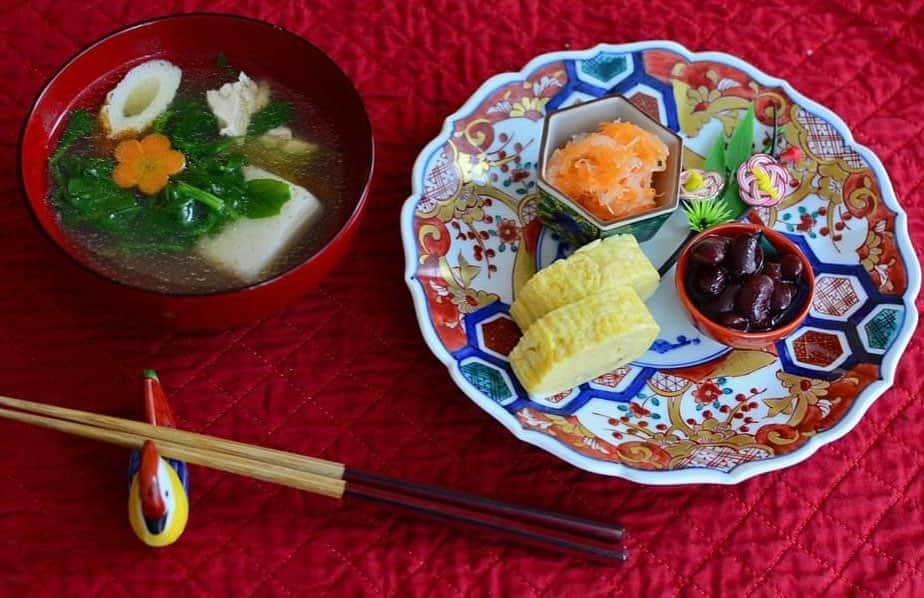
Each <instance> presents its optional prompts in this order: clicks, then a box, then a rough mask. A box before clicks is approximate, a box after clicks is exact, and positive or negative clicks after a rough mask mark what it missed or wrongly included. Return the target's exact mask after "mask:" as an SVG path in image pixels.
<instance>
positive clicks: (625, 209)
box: [546, 121, 668, 222]
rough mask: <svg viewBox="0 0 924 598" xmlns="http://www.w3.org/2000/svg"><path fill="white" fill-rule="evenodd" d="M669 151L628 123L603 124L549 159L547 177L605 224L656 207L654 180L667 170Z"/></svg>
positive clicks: (650, 136)
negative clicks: (658, 174) (653, 178)
mask: <svg viewBox="0 0 924 598" xmlns="http://www.w3.org/2000/svg"><path fill="white" fill-rule="evenodd" d="M667 156H668V149H667V146H666V145H665V144H664V142H663V141H661V140H660V139H658V137H657V136H655V135H653V134H651V133H649V132H648V131H645V130H644V129H642V128H641V127H638V126H637V125H634V124H632V123H628V122H621V121H613V122H603V123H600V126H599V128H598V130H597V131H596V132H593V133H586V134H582V135H576V136H575V137H574V138H572V140H571V141H569V142H568V143H567V144H565V146H564V147H561V148H558V149H556V150H555V152H554V153H553V154H552V156H551V158H550V159H549V163H548V166H547V168H546V177H547V179H548V181H549V182H550V183H551V184H552V185H554V186H555V187H556V188H557V189H558V190H560V191H561V192H562V193H565V194H566V195H568V196H569V197H570V198H571V199H573V200H574V201H576V202H578V203H579V204H581V205H582V206H584V207H585V208H586V209H587V210H588V211H590V212H591V213H592V214H594V215H595V216H596V217H597V218H599V219H600V220H602V221H604V222H610V221H613V220H617V219H619V218H625V217H628V216H632V215H634V214H638V213H640V212H644V211H647V210H649V209H651V208H653V207H655V204H656V202H655V190H654V188H653V187H652V176H653V175H654V173H655V172H660V171H662V170H664V169H665V167H666V164H667Z"/></svg>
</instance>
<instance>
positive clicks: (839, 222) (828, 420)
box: [401, 42, 921, 484]
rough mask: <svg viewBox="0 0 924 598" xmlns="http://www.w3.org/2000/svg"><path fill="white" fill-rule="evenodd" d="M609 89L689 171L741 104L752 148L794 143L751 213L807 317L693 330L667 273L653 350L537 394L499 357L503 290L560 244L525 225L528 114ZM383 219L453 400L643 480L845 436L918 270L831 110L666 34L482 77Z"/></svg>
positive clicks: (663, 253) (891, 205)
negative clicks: (763, 339)
mask: <svg viewBox="0 0 924 598" xmlns="http://www.w3.org/2000/svg"><path fill="white" fill-rule="evenodd" d="M613 92H618V93H621V94H623V95H625V96H627V97H628V98H630V100H631V101H632V102H633V103H634V104H635V105H636V106H639V107H640V108H642V109H643V110H644V111H646V112H647V113H648V114H650V115H652V116H653V117H655V118H658V119H660V121H661V122H662V123H664V124H666V125H667V126H668V127H670V128H671V129H673V130H675V131H677V132H678V133H679V134H680V135H681V136H682V137H683V140H684V147H685V149H684V156H683V159H684V165H685V167H686V168H690V167H699V166H701V165H702V162H703V156H704V155H705V154H706V152H707V151H708V149H709V148H710V147H711V146H712V144H713V143H714V142H715V140H716V139H717V136H718V135H719V134H720V132H723V131H724V132H725V134H726V135H728V134H730V132H731V131H732V129H733V128H734V126H735V123H736V120H737V119H738V117H739V115H740V114H742V113H743V112H744V110H745V109H746V108H747V106H748V105H749V104H750V103H751V102H755V108H756V113H757V119H758V125H757V126H756V127H755V139H754V143H755V146H756V147H757V148H758V149H759V148H761V147H764V146H767V145H769V144H770V141H771V140H770V136H771V135H772V134H773V133H772V131H773V114H774V113H776V114H777V125H778V126H777V140H776V141H777V147H779V148H785V147H787V146H791V145H795V146H798V147H799V148H801V150H802V153H803V155H804V157H805V159H804V160H803V161H802V162H800V163H799V164H798V165H796V166H789V167H788V168H789V169H790V174H791V175H792V177H793V181H794V182H793V189H792V192H791V193H790V195H789V196H788V197H787V198H786V200H785V201H784V202H783V203H781V204H780V205H778V206H776V207H774V208H770V209H766V208H761V209H760V211H759V212H758V215H759V216H760V217H761V218H762V219H763V220H764V222H765V223H767V224H768V225H769V226H772V227H774V228H776V229H777V230H780V231H782V232H784V233H785V234H787V235H788V236H789V238H791V239H792V240H793V241H795V242H796V243H797V244H798V245H799V246H800V247H801V248H802V250H803V251H804V252H805V253H806V255H807V256H808V257H809V259H810V260H811V262H812V264H813V265H814V268H815V272H816V278H817V292H816V294H815V297H814V300H813V304H812V308H811V312H810V315H809V317H808V319H807V320H806V321H805V324H804V325H803V326H802V327H801V328H800V329H799V330H798V331H797V332H796V333H794V334H793V335H792V336H791V337H789V338H788V339H786V340H785V341H782V342H779V343H777V344H776V346H774V347H771V348H769V349H768V350H766V351H739V350H735V351H733V350H730V349H729V348H728V347H725V346H723V345H720V344H717V343H715V342H714V341H711V340H710V339H708V338H705V337H703V336H702V335H701V334H699V333H698V332H697V331H696V329H695V328H693V326H692V325H691V324H690V323H689V321H688V320H687V319H686V316H685V314H684V311H683V309H682V308H681V306H680V303H679V300H678V299H677V297H676V294H675V292H674V281H673V270H671V271H670V272H668V274H667V275H665V276H664V278H663V280H662V283H661V287H660V289H659V290H658V292H657V293H656V294H655V296H654V297H653V298H652V299H650V300H649V301H648V305H649V307H650V308H651V310H652V312H653V313H654V315H655V318H656V319H657V320H658V322H659V324H660V325H661V338H659V339H658V340H657V341H656V342H655V343H654V344H653V345H652V347H651V349H650V350H649V351H648V353H647V354H646V355H644V356H643V357H642V358H641V359H639V360H638V361H636V362H634V363H632V364H631V365H629V366H626V367H621V368H619V369H617V370H615V371H613V372H611V373H609V374H606V375H604V376H601V377H599V378H597V379H596V380H593V381H591V382H589V383H587V384H582V385H581V386H580V387H577V388H574V389H572V390H570V391H568V392H564V393H561V394H559V395H556V396H554V397H551V398H549V399H546V400H530V399H529V398H528V397H527V396H526V394H525V392H524V391H523V389H522V387H520V385H519V383H518V382H517V380H516V378H515V377H514V376H513V373H512V372H511V370H510V368H509V366H508V363H507V359H506V356H507V354H508V353H509V352H510V350H511V349H512V348H513V346H514V345H515V344H516V342H517V340H518V338H519V331H518V329H517V326H516V324H515V323H514V322H513V320H511V319H510V317H509V316H508V307H509V305H510V303H511V302H512V300H513V297H514V293H515V289H517V288H519V287H520V285H522V284H523V283H524V281H526V280H527V279H528V278H529V277H530V275H532V274H533V273H534V272H535V271H536V269H537V268H541V267H542V266H544V265H547V264H549V263H550V262H551V261H553V260H554V259H556V258H557V257H561V256H563V255H566V254H567V253H568V252H569V251H570V250H571V249H570V248H568V247H565V246H564V245H563V244H562V243H560V242H559V241H558V240H557V239H556V238H555V237H554V236H553V235H552V234H550V233H549V232H547V231H545V230H544V229H543V227H542V226H541V224H540V223H539V221H538V220H537V219H536V208H537V205H536V204H537V202H536V197H537V190H536V182H535V175H536V173H535V166H534V165H535V162H536V155H537V152H538V149H539V137H540V133H541V130H542V119H543V116H544V115H545V113H546V112H548V111H551V110H556V109H558V108H561V107H564V106H569V105H572V104H574V103H577V102H582V101H585V100H588V99H591V98H596V97H599V96H602V95H606V94H609V93H613ZM413 189H414V192H413V195H412V196H411V197H410V198H409V199H408V200H407V202H406V203H405V205H404V209H403V211H402V214H401V234H402V237H403V241H404V248H405V254H406V258H407V270H406V278H407V283H408V286H409V287H410V289H411V294H412V296H413V298H414V303H415V306H416V309H417V317H418V320H419V322H420V327H421V330H422V331H423V335H424V338H425V339H426V341H427V343H428V345H429V346H430V348H431V349H432V351H433V353H434V354H435V355H436V356H437V357H438V358H439V359H440V360H441V361H442V362H443V363H444V364H445V365H446V367H447V368H448V369H449V372H450V374H451V376H452V378H453V379H454V380H455V382H456V383H457V384H458V386H459V388H460V389H462V391H463V392H464V393H465V394H466V395H468V396H469V397H470V398H471V399H472V400H473V401H475V403H477V404H478V405H480V406H481V407H482V408H483V409H485V410H486V411H487V412H488V413H490V414H491V415H493V416H494V417H495V418H496V419H498V420H499V421H500V422H501V423H503V424H504V425H505V426H506V427H507V428H508V429H509V430H510V431H511V432H513V433H514V434H515V435H516V436H517V437H518V438H520V439H522V440H525V441H527V442H530V443H532V444H535V445H537V446H539V447H541V448H543V449H545V450H547V451H549V452H551V453H553V454H555V455H557V456H559V457H561V458H562V459H564V460H566V461H568V462H569V463H572V464H574V465H576V466H578V467H581V468H584V469H587V470H590V471H594V472H597V473H601V474H606V475H614V476H619V477H622V478H626V479H629V480H633V481H636V482H641V483H647V484H681V483H694V482H711V483H722V484H732V483H737V482H740V481H742V480H745V479H747V478H750V477H752V476H755V475H757V474H760V473H763V472H767V471H772V470H776V469H780V468H782V467H786V466H789V465H793V464H795V463H798V462H800V461H802V460H804V459H806V458H808V457H809V456H810V455H811V454H812V453H814V452H815V451H816V450H817V449H818V448H819V447H820V446H822V445H824V444H826V443H828V442H831V441H832V440H835V439H837V438H839V437H841V436H843V435H844V434H845V433H847V431H849V430H850V429H851V428H853V426H855V425H856V424H857V422H858V421H859V420H860V418H861V417H862V416H863V414H864V413H865V412H866V410H867V409H868V408H869V406H870V405H871V404H872V402H873V401H874V400H875V399H876V397H878V396H879V395H881V394H882V393H883V391H884V390H885V389H886V388H888V387H889V386H890V385H891V383H892V380H893V377H894V375H895V369H896V367H897V364H898V359H899V357H900V356H901V354H902V351H903V350H904V349H905V346H906V345H907V344H908V341H909V339H910V338H911V335H912V332H913V331H914V328H915V325H916V324H917V312H916V310H915V307H914V299H915V297H916V296H917V293H918V289H919V287H920V278H921V276H920V267H919V265H918V262H917V259H916V257H915V254H914V251H913V249H912V246H911V242H910V240H909V237H908V230H907V220H906V217H905V214H904V212H903V211H902V209H901V207H900V206H899V205H898V201H897V200H896V198H895V194H894V192H893V190H892V185H891V184H890V182H889V179H888V176H887V175H886V173H885V171H884V169H883V167H882V164H881V163H880V162H879V160H878V159H877V158H876V156H875V155H873V153H872V152H871V151H870V150H868V149H867V148H865V147H863V146H862V145H859V144H858V143H856V142H855V141H854V140H853V137H852V136H851V134H850V131H849V130H848V129H847V127H846V126H845V125H844V123H843V122H842V121H841V120H840V119H839V118H838V117H837V116H835V115H834V114H832V113H831V112H830V111H828V110H827V109H825V108H823V107H822V106H820V105H818V104H816V103H814V102H812V101H810V100H808V99H807V98H805V97H803V96H802V95H801V94H799V93H797V92H796V91H795V90H794V89H793V88H792V87H791V86H790V85H789V84H788V83H786V82H785V81H782V80H779V79H774V78H772V77H769V76H767V75H765V74H764V73H762V72H760V71H759V70H757V69H755V68H754V67H752V66H750V65H749V64H746V63H745V62H743V61H741V60H739V59H737V58H735V57H733V56H729V55H727V54H718V53H702V54H699V53H692V52H689V51H688V50H686V49H685V48H683V47H682V46H679V45H677V44H675V43H671V42H644V43H637V44H628V45H619V46H613V45H600V46H597V47H595V48H592V49H590V50H586V51H582V52H557V53H552V54H545V55H543V56H540V57H538V58H536V59H535V60H533V61H532V62H530V63H529V64H528V65H527V66H526V68H524V69H523V70H522V71H520V72H519V73H505V74H501V75H498V76H496V77H493V78H492V79H490V80H489V81H487V82H486V83H485V84H484V85H482V86H481V88H480V89H479V90H478V91H477V92H476V93H475V94H474V96H472V98H471V99H469V100H468V102H466V103H465V105H464V106H463V107H462V108H461V109H459V110H458V111H457V112H456V113H455V114H453V115H451V116H450V117H449V118H448V119H447V120H446V124H445V126H444V128H443V130H442V132H441V133H440V135H439V136H438V137H437V138H436V139H434V140H433V141H432V142H431V143H430V144H429V145H427V147H426V148H425V149H424V150H423V152H422V153H421V154H420V156H419V157H418V159H417V163H416V165H415V167H414V173H413ZM686 232H687V228H686V223H685V220H684V218H683V215H682V214H681V213H680V211H678V212H676V213H675V214H674V216H672V217H671V219H670V220H669V221H668V222H667V223H666V224H665V225H664V227H663V228H662V230H661V231H660V232H659V233H658V234H657V235H656V236H655V237H654V238H653V239H652V240H651V241H648V242H646V243H644V244H643V245H642V249H643V250H644V251H645V252H646V254H647V255H648V256H649V257H650V258H651V260H652V261H653V262H654V264H655V265H656V266H659V265H661V263H663V262H664V261H665V260H666V259H667V257H668V256H669V255H670V254H671V253H673V251H674V250H675V249H676V248H677V246H678V245H679V244H680V243H681V242H682V240H683V239H684V237H685V236H686Z"/></svg>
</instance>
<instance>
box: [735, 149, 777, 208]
mask: <svg viewBox="0 0 924 598" xmlns="http://www.w3.org/2000/svg"><path fill="white" fill-rule="evenodd" d="M737 176H738V194H739V195H740V196H741V201H743V202H744V203H746V204H748V205H751V206H759V207H765V208H769V207H770V206H775V205H776V204H778V203H780V202H781V201H783V198H785V197H786V195H787V194H788V193H789V181H790V176H789V172H787V170H786V168H785V167H783V166H782V165H781V164H780V163H779V162H778V161H777V159H776V158H774V157H773V156H770V155H767V154H754V155H753V156H751V158H750V159H749V160H748V161H747V162H745V163H744V164H742V165H741V167H740V168H738V175H737Z"/></svg>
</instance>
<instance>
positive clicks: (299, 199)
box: [196, 166, 324, 283]
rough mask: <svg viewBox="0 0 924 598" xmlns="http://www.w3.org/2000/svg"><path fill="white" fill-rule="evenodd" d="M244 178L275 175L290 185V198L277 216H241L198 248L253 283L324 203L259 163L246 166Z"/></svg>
mask: <svg viewBox="0 0 924 598" xmlns="http://www.w3.org/2000/svg"><path fill="white" fill-rule="evenodd" d="M244 178H246V179H247V180H248V181H249V180H252V179H275V180H277V181H282V182H283V183H285V184H287V185H288V186H289V190H290V191H291V194H292V196H291V198H290V199H289V201H287V202H286V203H284V204H283V205H282V209H281V210H280V212H279V214H277V215H276V216H270V217H269V218H241V219H239V220H236V221H235V222H232V223H231V224H229V225H228V226H226V227H225V228H224V229H223V230H222V231H221V232H220V233H219V234H218V235H216V236H214V237H204V238H202V239H201V240H200V241H199V243H198V244H197V245H196V252H197V253H198V254H199V255H201V256H202V257H203V258H204V259H205V260H206V261H207V262H208V263H209V264H211V265H212V266H214V267H215V268H217V269H219V270H223V271H225V272H228V273H229V274H231V275H233V276H235V277H236V278H239V279H240V280H242V281H244V282H247V283H252V282H256V281H257V280H258V279H259V278H260V277H261V276H263V275H264V274H265V272H266V270H267V268H268V267H269V266H270V265H271V264H272V263H273V262H274V261H275V260H276V259H278V258H279V256H280V255H282V253H283V252H284V251H285V250H286V249H288V248H289V246H291V245H292V243H293V242H295V241H296V240H297V239H298V238H299V237H300V236H301V235H302V234H303V233H304V232H305V231H306V230H307V229H308V228H309V227H310V226H311V225H312V224H313V223H314V222H317V220H318V218H320V217H321V215H322V214H323V213H324V207H323V206H322V205H321V202H320V201H318V198H316V197H315V196H314V195H312V194H311V192H309V191H308V190H307V189H305V188H304V187H300V186H298V185H294V184H292V183H290V182H289V181H287V180H285V179H283V178H281V177H278V176H276V175H274V174H272V173H271V172H267V171H266V170H263V169H262V168H257V167H256V166H245V167H244Z"/></svg>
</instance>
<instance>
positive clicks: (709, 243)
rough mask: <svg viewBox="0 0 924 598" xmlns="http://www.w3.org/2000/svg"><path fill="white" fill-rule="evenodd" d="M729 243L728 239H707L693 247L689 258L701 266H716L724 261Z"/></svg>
mask: <svg viewBox="0 0 924 598" xmlns="http://www.w3.org/2000/svg"><path fill="white" fill-rule="evenodd" d="M729 242H730V239H729V238H728V237H707V238H705V239H703V240H702V241H700V242H699V243H697V244H696V246H695V247H693V250H692V252H691V253H690V257H691V259H692V260H693V261H694V262H696V263H698V264H701V265H703V266H718V265H719V264H721V263H722V261H723V260H724V259H725V253H726V250H727V249H728V244H729Z"/></svg>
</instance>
